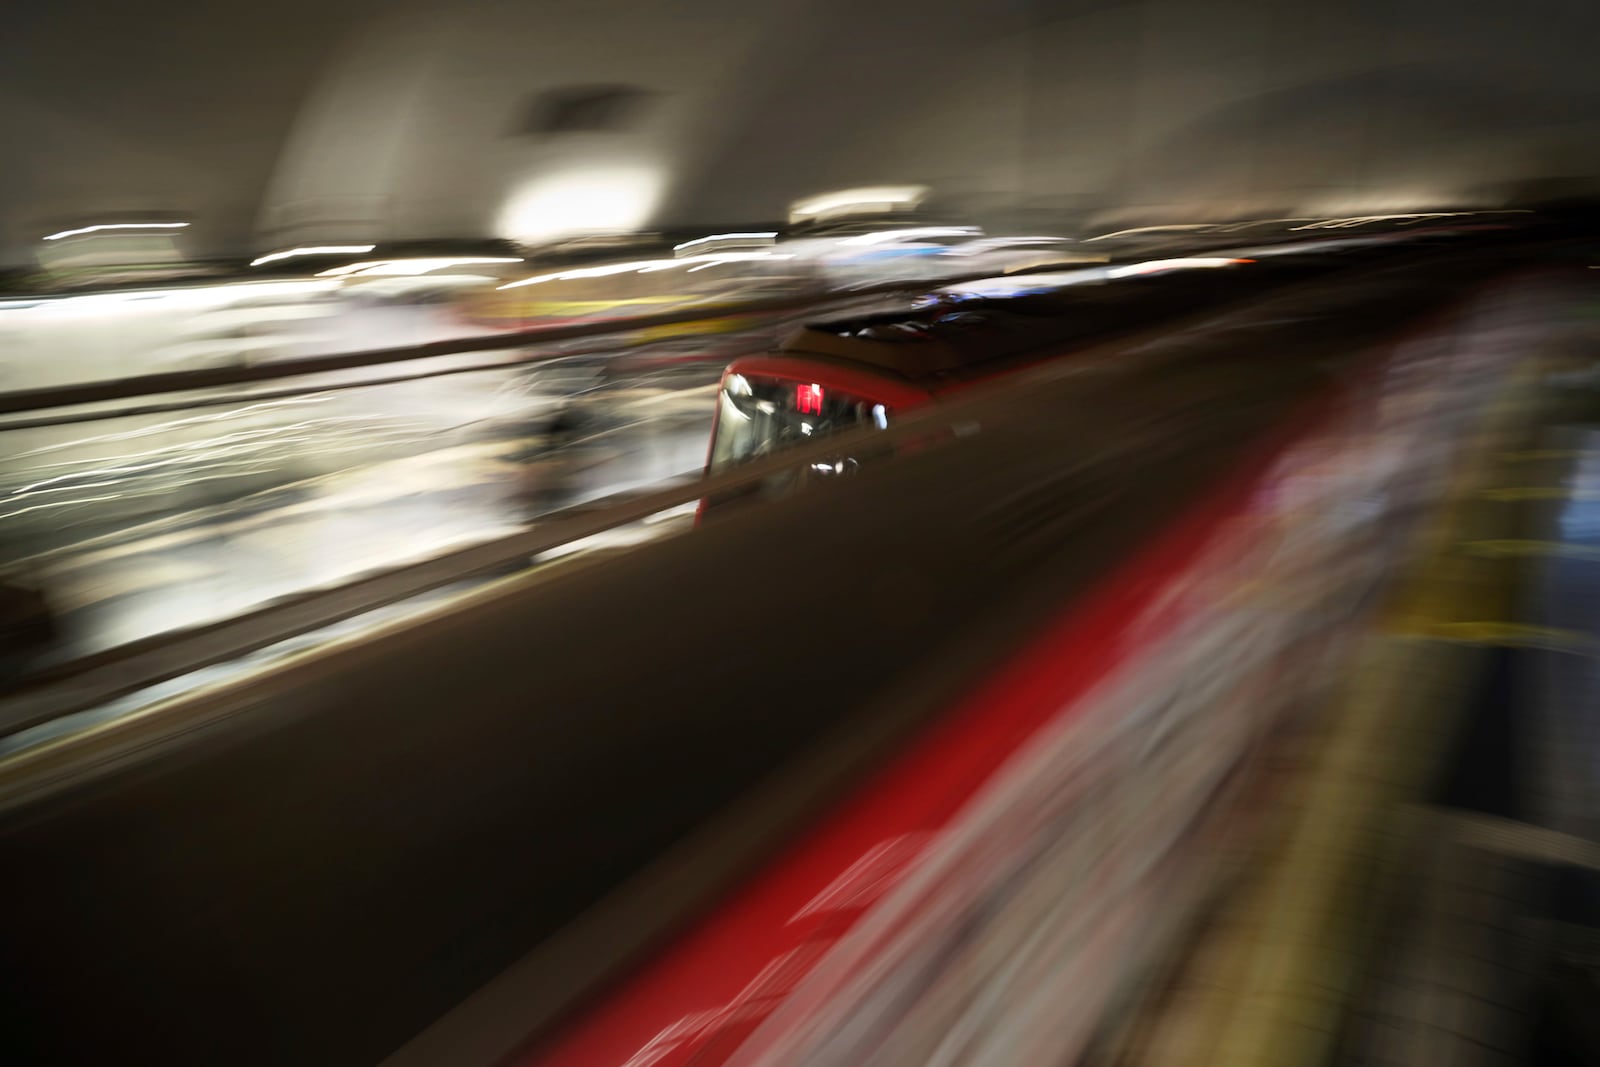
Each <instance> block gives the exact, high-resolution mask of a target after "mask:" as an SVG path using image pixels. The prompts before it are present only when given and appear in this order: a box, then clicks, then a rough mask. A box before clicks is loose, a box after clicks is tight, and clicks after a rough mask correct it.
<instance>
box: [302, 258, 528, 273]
mask: <svg viewBox="0 0 1600 1067" xmlns="http://www.w3.org/2000/svg"><path fill="white" fill-rule="evenodd" d="M521 262H522V259H521V258H520V257H518V256H464V257H459V258H454V259H448V258H439V257H435V258H433V259H369V260H364V261H362V262H360V263H346V264H345V265H343V266H341V267H329V268H328V269H327V270H323V271H318V272H317V277H319V278H342V277H348V276H350V275H359V276H360V277H363V278H377V277H384V278H399V277H414V276H416V275H419V274H427V273H429V272H430V271H436V270H443V269H445V268H446V267H465V266H472V265H474V264H479V263H521Z"/></svg>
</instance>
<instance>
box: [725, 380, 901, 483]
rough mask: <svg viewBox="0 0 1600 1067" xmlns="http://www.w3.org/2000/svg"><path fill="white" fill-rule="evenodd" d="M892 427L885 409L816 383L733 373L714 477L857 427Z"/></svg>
mask: <svg viewBox="0 0 1600 1067" xmlns="http://www.w3.org/2000/svg"><path fill="white" fill-rule="evenodd" d="M871 425H876V426H878V427H879V428H880V429H882V428H884V427H886V426H888V413H887V411H886V410H885V408H884V406H883V405H882V404H878V403H874V402H873V401H871V400H867V399H863V398H862V397H859V396H851V395H849V394H846V393H842V392H839V391H838V390H835V389H833V388H831V387H828V386H825V385H821V384H818V383H816V382H797V381H784V380H781V379H762V378H752V377H746V376H745V375H742V374H731V375H729V376H728V377H727V379H726V380H724V381H723V383H722V391H721V394H720V400H719V401H718V412H717V435H716V437H715V439H714V440H713V441H712V443H711V463H710V469H711V471H712V472H716V471H720V470H725V469H727V468H728V467H731V466H734V465H735V464H739V463H748V462H749V461H751V460H754V459H760V458H762V457H763V456H770V455H772V454H773V453H774V452H778V451H780V450H782V449H785V448H790V447H793V446H794V445H798V444H803V443H804V442H806V441H810V440H814V439H816V438H818V437H823V436H826V435H827V434H831V433H837V432H839V431H840V430H848V429H851V428H853V427H856V426H871Z"/></svg>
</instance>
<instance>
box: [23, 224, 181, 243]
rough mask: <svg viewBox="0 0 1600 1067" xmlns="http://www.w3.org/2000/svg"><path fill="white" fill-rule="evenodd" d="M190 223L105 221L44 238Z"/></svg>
mask: <svg viewBox="0 0 1600 1067" xmlns="http://www.w3.org/2000/svg"><path fill="white" fill-rule="evenodd" d="M187 225H189V224H188V223H187V222H103V223H101V224H100V225H98V226H83V227H80V228H78V229H76V230H62V231H61V232H60V233H52V234H50V235H49V236H48V237H46V238H44V239H45V240H46V241H59V240H61V239H62V238H63V237H76V236H78V235H79V234H80V233H99V232H100V231H101V230H181V229H183V228H184V227H185V226H187Z"/></svg>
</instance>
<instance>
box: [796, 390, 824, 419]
mask: <svg viewBox="0 0 1600 1067" xmlns="http://www.w3.org/2000/svg"><path fill="white" fill-rule="evenodd" d="M794 406H795V409H796V410H798V411H799V412H800V414H802V415H821V414H822V386H820V385H817V384H816V383H815V382H813V383H812V384H810V385H802V386H800V387H799V388H798V389H796V390H795V391H794Z"/></svg>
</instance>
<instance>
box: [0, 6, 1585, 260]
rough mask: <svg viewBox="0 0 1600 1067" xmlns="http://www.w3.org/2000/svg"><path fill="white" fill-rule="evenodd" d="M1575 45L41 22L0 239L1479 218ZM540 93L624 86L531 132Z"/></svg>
mask: <svg viewBox="0 0 1600 1067" xmlns="http://www.w3.org/2000/svg"><path fill="white" fill-rule="evenodd" d="M1596 40H1600V4H1594V3H1593V2H1592V0H1525V2H1523V3H1520V4H1515V5H1509V4H1499V5H1488V4H1465V3H1460V2H1446V0H1340V2H1338V3H1332V2H1328V0H1317V2H1313V0H1214V2H1210V3H1204V4H1200V3H1194V2H1193V0H1004V2H997V0H958V2H956V3H947V4H930V3H927V2H926V0H921V2H917V3H913V2H910V0H764V2H752V0H517V2H512V0H464V2H459V3H456V4H453V5H446V4H443V3H433V2H422V0H406V2H401V3H388V4H382V5H380V4H377V3H376V2H375V0H319V2H315V3H314V2H312V0H274V3H272V4H270V5H258V6H254V7H247V6H245V5H243V4H242V3H237V2H235V0H216V2H214V3H210V4H207V3H204V2H201V0H190V2H186V0H151V2H146V3H141V4H123V3H120V2H118V0H56V2H55V3H52V4H49V5H45V4H41V3H33V4H30V5H29V6H28V7H27V8H26V9H24V14H23V16H22V19H21V21H20V22H19V23H13V24H12V25H11V26H9V27H8V32H7V33H6V34H5V35H3V36H0V69H4V70H5V72H6V74H5V79H4V82H3V83H0V143H4V144H6V146H7V148H8V152H7V153H6V154H7V157H8V160H9V162H10V166H8V167H5V168H0V239H3V240H4V242H5V246H6V255H7V258H10V259H15V258H16V256H17V255H18V254H20V253H21V252H24V251H26V248H27V246H28V243H29V242H30V241H32V240H36V238H37V235H38V234H39V233H40V232H43V231H42V229H41V227H49V226H52V225H54V224H55V222H56V221H57V220H68V221H75V220H82V219H85V218H87V217H88V216H89V215H91V214H92V213H95V212H115V211H135V210H144V211H156V210H161V211H178V212H185V213H188V214H190V215H192V217H193V218H194V219H195V227H194V230H193V233H194V236H195V240H196V246H197V248H198V249H199V250H200V251H203V252H223V251H231V252H239V251H244V250H246V249H247V248H250V247H261V246H262V245H267V244H278V243H282V242H286V241H300V240H317V239H339V240H356V239H370V240H382V239H408V238H428V237H447V236H448V237H465V236H478V235H488V234H504V235H510V236H531V235H535V234H537V233H541V232H542V233H548V232H552V231H553V230H556V229H559V228H561V227H562V226H564V225H570V224H576V223H580V222H582V221H583V219H584V218H585V217H586V216H587V215H594V216H595V217H596V218H598V219H600V221H610V222H612V223H614V224H616V225H634V224H636V225H642V226H680V225H681V226H694V225H704V226H716V225H720V224H728V223H739V222H753V221H757V220H763V219H774V218H778V217H780V216H781V215H782V214H783V212H784V210H785V208H786V206H787V205H788V203H789V202H790V201H792V200H793V199H795V198H796V197H799V196H802V195H805V194H808V193H813V192H818V191H822V190H826V189H830V188H839V187H845V186H851V185H860V184H875V183H885V182H921V183H926V184H928V185H930V186H931V187H932V188H933V189H934V190H935V194H936V197H937V198H938V199H940V200H942V201H943V202H944V203H946V204H948V205H949V206H951V207H952V208H954V209H960V210H969V211H973V212H976V213H977V214H979V215H980V216H982V217H988V218H995V219H1004V218H1010V219H1014V220H1016V219H1021V218H1024V217H1031V216H1033V215H1036V214H1044V215H1049V216H1051V217H1053V218H1054V219H1056V220H1057V221H1062V220H1065V222H1066V223H1067V224H1070V223H1071V222H1072V221H1074V220H1077V221H1083V222H1085V224H1087V222H1088V221H1096V220H1098V221H1102V222H1111V221H1117V222H1122V221H1129V222H1131V221H1149V222H1162V221H1184V220H1187V219H1194V218H1200V217H1208V216H1216V215H1239V214H1251V213H1260V214H1271V213H1282V214H1301V213H1319V212H1329V213H1333V212H1341V211H1346V210H1349V211H1364V210H1384V209H1405V208H1409V207H1415V206H1422V205H1434V204H1439V203H1447V202H1451V201H1463V200H1469V201H1486V202H1493V201H1494V200H1495V199H1496V198H1497V197H1500V196H1502V195H1503V194H1504V191H1505V190H1507V189H1510V188H1514V187H1516V186H1517V185H1518V184H1519V183H1521V184H1524V185H1525V184H1526V183H1527V182H1528V181H1529V180H1530V179H1536V178H1560V179H1573V180H1574V181H1576V182H1578V183H1579V184H1582V183H1585V182H1591V180H1592V178H1593V176H1594V175H1596V174H1600V150H1597V149H1596V147H1595V146H1596V145H1600V139H1597V138H1596V136H1595V135H1596V133H1597V132H1600V130H1597V125H1600V74H1597V70H1600V68H1597V67H1596V66H1595V64H1594V63H1593V60H1592V56H1591V53H1592V50H1593V42H1595V41H1596ZM574 85H623V86H634V87H637V88H639V89H641V90H643V91H644V92H645V94H646V95H645V96H644V97H643V104H642V106H641V107H640V108H639V110H638V112H637V121H635V122H634V123H632V124H630V125H627V126H625V127H624V128H620V129H611V130H596V131H580V132H575V133H574V132H568V133H562V134H559V135H540V134H538V133H529V132H528V131H527V129H526V119H527V116H528V115H529V113H530V108H531V107H532V106H533V103H534V101H535V100H536V99H537V98H539V95H540V94H541V93H545V92H548V91H551V90H558V89H562V88H564V87H571V86H574ZM601 209H604V210H601ZM597 212H598V214H596V213H597ZM607 212H609V216H607V215H606V213H607ZM1086 217H1087V218H1086Z"/></svg>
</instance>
